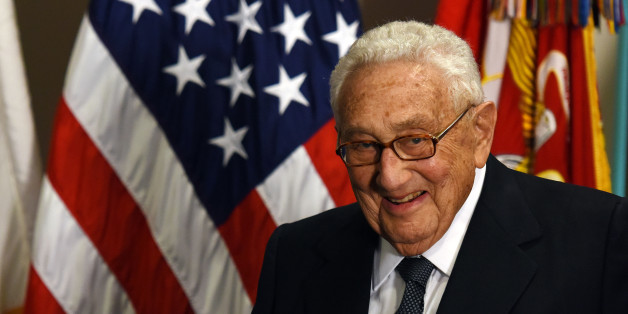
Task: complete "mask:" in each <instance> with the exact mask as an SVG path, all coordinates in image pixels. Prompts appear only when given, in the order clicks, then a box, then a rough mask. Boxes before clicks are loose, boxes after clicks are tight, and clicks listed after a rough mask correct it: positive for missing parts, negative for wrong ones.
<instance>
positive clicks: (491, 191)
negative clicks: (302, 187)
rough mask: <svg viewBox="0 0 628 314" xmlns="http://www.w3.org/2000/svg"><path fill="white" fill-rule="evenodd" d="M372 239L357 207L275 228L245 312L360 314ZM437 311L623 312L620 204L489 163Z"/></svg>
mask: <svg viewBox="0 0 628 314" xmlns="http://www.w3.org/2000/svg"><path fill="white" fill-rule="evenodd" d="M378 241H379V236H378V235H377V234H376V233H375V232H374V231H373V230H372V229H371V228H370V226H369V225H368V224H367V222H366V220H365V218H364V216H363V215H362V212H361V210H360V208H359V206H358V205H357V204H352V205H349V206H345V207H340V208H337V209H333V210H330V211H327V212H324V213H322V214H319V215H316V216H313V217H310V218H307V219H304V220H301V221H299V222H295V223H292V224H286V225H282V226H280V227H279V228H277V230H276V231H275V232H274V233H273V235H272V237H271V239H270V240H269V242H268V246H267V247H266V255H265V257H264V265H263V269H262V274H261V278H260V281H259V287H258V290H257V293H258V294H257V302H256V304H255V308H254V310H253V312H254V313H366V312H367V311H368V305H369V294H370V287H371V272H372V269H373V252H374V250H375V248H376V247H377V245H378ZM438 313H624V314H625V313H628V201H627V200H626V199H623V198H619V197H617V196H614V195H611V194H607V193H603V192H599V191H596V190H592V189H587V188H582V187H577V186H573V185H569V184H562V183H557V182H552V181H548V180H544V179H539V178H536V177H533V176H529V175H524V174H520V173H518V172H515V171H512V170H510V169H507V168H506V167H505V166H503V165H502V164H501V163H499V161H497V160H496V159H495V158H494V157H492V156H491V157H490V158H489V161H488V165H487V171H486V178H485V182H484V186H483V189H482V193H481V195H480V199H479V201H478V204H477V207H476V209H475V212H474V213H473V216H472V218H471V222H470V223H469V228H468V229H467V233H466V235H465V237H464V240H463V242H462V246H461V248H460V252H459V253H458V258H457V260H456V263H455V265H454V268H453V271H452V274H451V277H450V279H449V282H448V284H447V287H446V289H445V292H444V295H443V298H442V300H441V302H440V305H439V309H438Z"/></svg>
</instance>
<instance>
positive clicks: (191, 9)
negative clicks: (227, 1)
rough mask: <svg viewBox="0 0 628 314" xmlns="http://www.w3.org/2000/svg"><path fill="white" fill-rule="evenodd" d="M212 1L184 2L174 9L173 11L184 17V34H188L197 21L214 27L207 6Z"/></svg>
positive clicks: (190, 0)
mask: <svg viewBox="0 0 628 314" xmlns="http://www.w3.org/2000/svg"><path fill="white" fill-rule="evenodd" d="M211 1H212V0H185V2H183V3H181V4H179V5H177V6H175V7H174V11H175V12H177V13H179V14H181V15H183V16H184V17H185V34H186V35H187V34H189V33H190V31H191V30H192V27H193V26H194V23H196V22H197V21H201V22H205V23H207V24H209V25H210V26H214V20H212V18H211V16H209V13H207V9H206V8H207V6H208V5H209V3H210V2H211Z"/></svg>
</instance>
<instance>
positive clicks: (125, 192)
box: [26, 0, 360, 313]
mask: <svg viewBox="0 0 628 314" xmlns="http://www.w3.org/2000/svg"><path fill="white" fill-rule="evenodd" d="M249 2H250V3H249ZM359 32H360V31H359V10H358V6H357V3H356V2H355V1H350V0H344V1H339V0H309V1H282V0H276V1H270V0H266V1H262V0H258V1H254V2H251V1H246V0H238V1H235V0H234V1H221V0H185V1H167V0H93V1H92V2H91V4H90V6H89V8H88V12H87V13H86V15H85V17H84V20H83V23H82V26H81V28H80V31H79V34H78V37H77V41H76V44H75V48H74V51H73V54H72V58H71V60H70V64H69V67H68V72H67V77H66V81H65V85H64V91H63V95H62V98H61V101H60V104H59V107H58V111H57V114H56V118H55V123H54V134H53V139H52V143H51V150H50V159H49V162H48V167H47V172H46V176H45V178H44V183H43V186H42V192H41V194H42V195H41V197H40V205H39V212H38V217H37V220H36V227H35V235H34V248H33V251H34V253H33V260H32V267H31V276H30V280H29V287H28V292H27V301H26V312H45V313H49V312H70V313H100V312H106V313H130V312H140V313H160V312H167V313H180V312H198V313H248V312H250V310H251V306H252V304H253V303H254V302H255V295H256V289H257V280H258V277H259V272H260V269H261V263H262V258H263V252H264V247H265V244H266V241H267V239H268V238H269V236H270V233H271V232H272V230H274V228H275V227H276V226H277V225H279V224H282V223H285V222H290V221H294V220H296V219H300V218H303V217H307V216H310V215H313V214H315V213H318V212H321V211H323V210H326V209H329V208H332V207H334V206H338V205H343V204H347V203H349V202H352V201H353V195H352V193H351V188H350V186H349V182H348V176H347V175H346V171H345V170H344V166H343V164H342V162H341V161H340V159H338V158H337V157H335V156H334V153H333V151H334V147H335V131H334V129H333V128H334V122H333V118H332V112H331V108H330V106H329V96H328V89H329V87H328V79H329V75H330V72H331V70H332V68H333V66H334V65H335V64H336V62H337V60H338V58H339V56H342V55H343V54H345V53H346V51H347V50H348V48H349V46H350V45H351V43H352V42H353V41H354V40H355V39H356V37H357V36H358V35H359Z"/></svg>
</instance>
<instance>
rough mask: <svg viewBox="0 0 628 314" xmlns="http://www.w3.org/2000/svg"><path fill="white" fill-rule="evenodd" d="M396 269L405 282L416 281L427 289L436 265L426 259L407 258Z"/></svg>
mask: <svg viewBox="0 0 628 314" xmlns="http://www.w3.org/2000/svg"><path fill="white" fill-rule="evenodd" d="M396 269H397V271H398V272H399V274H400V275H401V278H403V280H404V281H405V282H409V281H414V282H416V283H418V284H420V285H421V286H422V287H424V288H425V285H426V284H427V279H428V278H429V277H430V274H431V273H432V269H434V265H433V264H432V263H431V262H430V261H429V260H427V258H424V257H418V258H411V257H406V258H404V259H403V260H402V261H401V263H399V265H397V268H396Z"/></svg>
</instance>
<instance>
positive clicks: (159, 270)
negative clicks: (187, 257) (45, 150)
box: [48, 99, 192, 313]
mask: <svg viewBox="0 0 628 314" xmlns="http://www.w3.org/2000/svg"><path fill="white" fill-rule="evenodd" d="M54 132H55V134H54V136H53V140H52V145H51V152H50V160H49V163H48V177H49V178H50V183H51V184H52V185H53V186H54V188H55V190H56V191H57V193H58V194H59V197H60V198H61V199H62V200H63V202H64V203H65V204H66V206H67V207H68V209H69V211H70V212H71V213H72V215H73V216H74V217H75V218H76V220H77V222H78V224H79V225H80V226H81V228H82V229H83V230H84V232H85V234H86V235H87V236H88V237H89V238H90V240H91V241H92V242H93V244H94V246H95V247H96V249H97V250H98V252H99V253H100V255H101V256H102V258H103V260H105V262H106V263H107V265H108V266H109V268H110V269H111V271H112V273H113V274H114V275H115V276H116V278H117V279H118V281H119V282H120V284H121V285H122V286H123V287H124V289H125V291H126V293H127V295H128V296H129V299H130V300H131V303H132V304H133V306H134V308H135V310H136V311H137V312H139V313H158V312H160V313H163V312H168V313H183V312H191V311H192V309H191V307H190V304H189V301H188V299H187V297H186V295H185V293H184V292H183V289H182V288H181V286H180V284H179V282H178V281H177V279H176V277H175V276H174V274H173V273H172V271H171V269H170V268H169V266H168V264H167V262H166V261H165V259H164V257H163V256H162V254H161V251H160V249H159V247H158V246H157V244H156V243H155V242H154V240H153V238H152V235H151V232H150V229H149V227H148V223H147V221H146V218H145V217H144V215H143V213H142V211H141V210H140V208H139V207H138V205H137V204H136V203H135V201H134V200H133V198H132V197H131V195H130V194H129V192H128V191H127V190H126V188H125V186H124V184H123V183H122V182H121V181H120V179H119V178H118V177H117V175H116V173H115V172H114V170H113V169H112V168H111V166H110V165H109V163H108V162H107V161H106V160H105V158H104V157H103V156H102V154H101V153H100V151H99V150H98V148H97V147H96V146H95V145H94V143H93V142H92V141H91V139H90V138H89V136H88V135H87V133H85V131H84V130H83V128H82V127H81V125H80V124H79V123H78V121H77V120H76V118H75V117H74V115H73V114H72V113H71V112H70V110H69V108H68V106H67V104H66V103H65V100H64V99H61V101H60V104H59V109H58V112H57V116H56V118H55V126H54ZM173 210H177V209H176V208H173ZM92 297H95V298H97V297H98V296H92Z"/></svg>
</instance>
